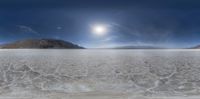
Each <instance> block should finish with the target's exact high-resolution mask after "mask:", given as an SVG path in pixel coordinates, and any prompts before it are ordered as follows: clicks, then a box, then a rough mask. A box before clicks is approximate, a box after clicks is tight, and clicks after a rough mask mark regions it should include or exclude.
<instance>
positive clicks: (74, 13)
mask: <svg viewBox="0 0 200 99" xmlns="http://www.w3.org/2000/svg"><path fill="white" fill-rule="evenodd" d="M199 5H200V1H198V0H71V1H70V0H42V1H41V0H1V1H0V44H1V43H5V42H11V41H16V40H20V39H30V38H55V39H62V40H66V41H71V42H73V43H77V44H79V45H82V46H85V47H89V48H99V47H114V46H126V45H128V46H129V45H133V46H135V45H138V46H161V47H170V48H183V47H190V46H195V45H198V44H200V28H199V27H200V6H199ZM96 23H97V24H104V25H105V26H107V29H108V32H107V33H106V35H104V36H96V35H94V34H93V33H91V32H92V31H91V25H93V24H96Z"/></svg>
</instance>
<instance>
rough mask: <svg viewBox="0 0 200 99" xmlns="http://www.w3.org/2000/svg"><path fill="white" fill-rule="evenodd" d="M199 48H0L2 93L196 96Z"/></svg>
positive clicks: (76, 98) (43, 98)
mask: <svg viewBox="0 0 200 99" xmlns="http://www.w3.org/2000/svg"><path fill="white" fill-rule="evenodd" d="M199 60H200V50H192V49H175V50H171V49H170V50H163V49H162V50H114V49H113V50H112V49H101V50H97V49H82V50H37V49H34V50H30V49H17V50H12V49H1V50H0V93H1V95H0V99H1V98H2V99H6V98H9V99H19V98H20V99H167V98H169V97H170V99H173V98H174V99H199V98H198V97H199V95H200V61H199Z"/></svg>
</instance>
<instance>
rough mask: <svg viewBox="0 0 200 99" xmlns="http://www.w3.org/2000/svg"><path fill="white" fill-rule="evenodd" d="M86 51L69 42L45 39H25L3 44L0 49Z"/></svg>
mask: <svg viewBox="0 0 200 99" xmlns="http://www.w3.org/2000/svg"><path fill="white" fill-rule="evenodd" d="M26 48H27V49H84V47H81V46H79V45H76V44H73V43H71V42H68V41H64V40H58V39H51V38H44V39H25V40H19V41H15V42H11V43H7V44H1V45H0V49H26Z"/></svg>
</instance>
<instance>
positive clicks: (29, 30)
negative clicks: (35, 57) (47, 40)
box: [17, 25, 40, 35]
mask: <svg viewBox="0 0 200 99" xmlns="http://www.w3.org/2000/svg"><path fill="white" fill-rule="evenodd" d="M17 27H18V28H19V29H20V32H23V33H31V34H35V35H40V34H39V33H38V32H37V31H35V30H34V29H32V28H31V27H28V26H25V25H18V26H17Z"/></svg>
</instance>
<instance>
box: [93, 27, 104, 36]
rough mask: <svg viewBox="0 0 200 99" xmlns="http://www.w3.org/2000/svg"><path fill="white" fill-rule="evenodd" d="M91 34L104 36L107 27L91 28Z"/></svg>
mask: <svg viewBox="0 0 200 99" xmlns="http://www.w3.org/2000/svg"><path fill="white" fill-rule="evenodd" d="M92 33H94V34H95V35H98V36H102V35H105V34H106V33H107V27H106V26H105V25H94V26H92Z"/></svg>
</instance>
